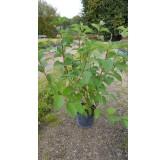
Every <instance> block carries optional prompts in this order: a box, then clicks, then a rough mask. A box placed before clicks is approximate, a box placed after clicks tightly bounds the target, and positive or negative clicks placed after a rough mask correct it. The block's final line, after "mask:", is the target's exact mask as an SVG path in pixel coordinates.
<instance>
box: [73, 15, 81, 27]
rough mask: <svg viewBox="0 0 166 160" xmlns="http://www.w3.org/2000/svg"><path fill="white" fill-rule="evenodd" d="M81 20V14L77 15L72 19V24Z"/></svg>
mask: <svg viewBox="0 0 166 160" xmlns="http://www.w3.org/2000/svg"><path fill="white" fill-rule="evenodd" d="M81 20H82V19H81V17H80V16H79V15H76V16H74V17H73V18H72V19H71V20H70V25H72V24H79V23H80V22H81Z"/></svg>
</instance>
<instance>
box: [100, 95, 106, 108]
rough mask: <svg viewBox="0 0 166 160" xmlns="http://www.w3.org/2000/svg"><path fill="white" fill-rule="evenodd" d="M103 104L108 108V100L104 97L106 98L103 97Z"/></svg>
mask: <svg viewBox="0 0 166 160" xmlns="http://www.w3.org/2000/svg"><path fill="white" fill-rule="evenodd" d="M101 99H102V103H103V104H104V106H106V105H107V100H106V98H105V97H104V96H102V98H101Z"/></svg>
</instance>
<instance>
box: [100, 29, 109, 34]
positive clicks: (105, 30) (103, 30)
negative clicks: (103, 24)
mask: <svg viewBox="0 0 166 160" xmlns="http://www.w3.org/2000/svg"><path fill="white" fill-rule="evenodd" d="M100 31H101V32H107V33H110V31H109V29H108V28H101V30H100Z"/></svg>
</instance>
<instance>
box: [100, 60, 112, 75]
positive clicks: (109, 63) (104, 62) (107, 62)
mask: <svg viewBox="0 0 166 160" xmlns="http://www.w3.org/2000/svg"><path fill="white" fill-rule="evenodd" d="M102 66H103V70H104V72H105V73H109V72H110V70H111V68H112V66H113V62H112V60H111V59H106V60H102Z"/></svg>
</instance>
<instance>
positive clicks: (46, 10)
mask: <svg viewBox="0 0 166 160" xmlns="http://www.w3.org/2000/svg"><path fill="white" fill-rule="evenodd" d="M56 16H58V14H57V10H56V8H54V7H52V6H51V5H50V4H48V3H47V2H46V1H44V0H38V34H44V35H46V36H47V37H55V36H56V33H57V30H56V28H55V27H54V26H53V25H52V24H51V23H50V22H51V20H52V19H53V18H54V17H56Z"/></svg>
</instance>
